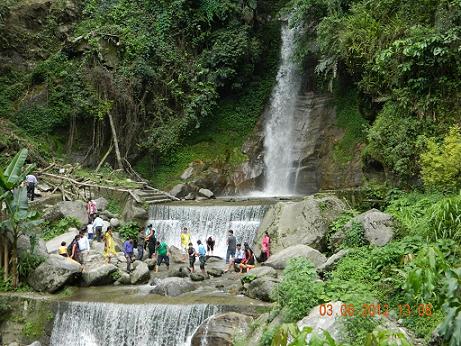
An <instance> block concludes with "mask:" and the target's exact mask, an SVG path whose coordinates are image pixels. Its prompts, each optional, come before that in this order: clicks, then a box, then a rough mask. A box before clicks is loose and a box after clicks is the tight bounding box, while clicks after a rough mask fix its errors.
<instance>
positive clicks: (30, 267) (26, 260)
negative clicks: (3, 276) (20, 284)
mask: <svg viewBox="0 0 461 346" xmlns="http://www.w3.org/2000/svg"><path fill="white" fill-rule="evenodd" d="M44 260H45V258H44V257H42V256H38V255H36V254H34V253H29V252H25V253H22V254H21V256H19V261H18V273H19V278H20V279H21V280H26V279H27V277H28V276H29V274H31V273H32V272H33V271H34V270H35V269H36V268H37V267H38V266H39V265H40V264H41V263H42V262H43V261H44Z"/></svg>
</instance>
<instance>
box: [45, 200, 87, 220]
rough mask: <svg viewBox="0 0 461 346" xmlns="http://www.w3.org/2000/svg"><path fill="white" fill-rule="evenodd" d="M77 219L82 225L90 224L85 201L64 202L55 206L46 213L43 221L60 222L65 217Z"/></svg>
mask: <svg viewBox="0 0 461 346" xmlns="http://www.w3.org/2000/svg"><path fill="white" fill-rule="evenodd" d="M67 216H71V217H75V218H76V219H77V220H78V221H79V222H80V224H81V225H85V224H86V223H87V222H88V215H87V213H86V204H85V202H83V201H63V202H59V203H57V204H55V205H54V206H53V207H51V208H50V209H47V210H46V211H45V215H43V219H44V220H46V221H50V222H53V221H58V220H60V219H62V218H64V217H67Z"/></svg>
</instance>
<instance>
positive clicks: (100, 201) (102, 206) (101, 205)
mask: <svg viewBox="0 0 461 346" xmlns="http://www.w3.org/2000/svg"><path fill="white" fill-rule="evenodd" d="M94 202H95V203H96V208H97V209H98V211H103V210H106V208H107V205H108V204H109V202H108V201H107V199H105V198H104V197H99V198H96V199H95V200H94Z"/></svg>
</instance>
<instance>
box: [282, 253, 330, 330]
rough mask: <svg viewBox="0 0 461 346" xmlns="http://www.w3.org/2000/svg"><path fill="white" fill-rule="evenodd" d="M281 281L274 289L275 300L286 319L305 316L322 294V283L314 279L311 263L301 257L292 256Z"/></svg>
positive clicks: (315, 277) (297, 318)
mask: <svg viewBox="0 0 461 346" xmlns="http://www.w3.org/2000/svg"><path fill="white" fill-rule="evenodd" d="M283 273H284V276H283V280H282V282H281V283H280V284H279V286H278V287H277V290H276V293H275V295H276V297H275V298H276V300H277V302H278V304H279V305H280V306H281V307H282V312H283V314H284V317H285V319H286V320H287V321H296V320H299V319H301V318H302V317H304V316H306V315H307V314H308V313H309V310H310V309H312V308H313V307H314V306H315V305H317V303H318V302H319V301H320V297H321V296H323V283H322V282H319V281H316V280H317V274H316V271H315V267H314V266H313V265H312V263H311V262H310V261H309V260H307V259H306V258H303V257H297V258H293V259H291V260H290V261H289V262H288V265H287V267H286V268H285V270H284V272H283Z"/></svg>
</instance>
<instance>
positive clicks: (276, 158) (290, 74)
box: [264, 23, 302, 196]
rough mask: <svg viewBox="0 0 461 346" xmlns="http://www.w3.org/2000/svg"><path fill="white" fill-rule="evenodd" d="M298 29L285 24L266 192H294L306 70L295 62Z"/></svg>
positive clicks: (267, 143)
mask: <svg viewBox="0 0 461 346" xmlns="http://www.w3.org/2000/svg"><path fill="white" fill-rule="evenodd" d="M298 31H299V29H298V28H289V26H288V23H285V24H284V25H283V26H282V47H281V63H280V67H279V70H278V72H277V81H276V85H275V87H274V90H273V91H272V96H271V101H270V107H269V110H268V113H267V114H266V123H265V129H264V165H265V185H264V194H265V195H272V196H275V195H277V196H282V195H292V194H294V193H295V192H296V191H295V188H294V185H293V184H294V181H293V173H294V170H295V169H294V167H293V162H294V157H293V150H292V148H293V145H294V142H295V138H294V130H295V126H296V122H295V121H294V120H295V119H294V115H295V111H296V102H297V99H298V96H299V92H300V89H301V82H302V77H301V75H302V72H301V70H300V69H299V68H298V67H297V65H296V64H295V62H294V61H293V60H294V53H295V36H296V34H297V32H298Z"/></svg>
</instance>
